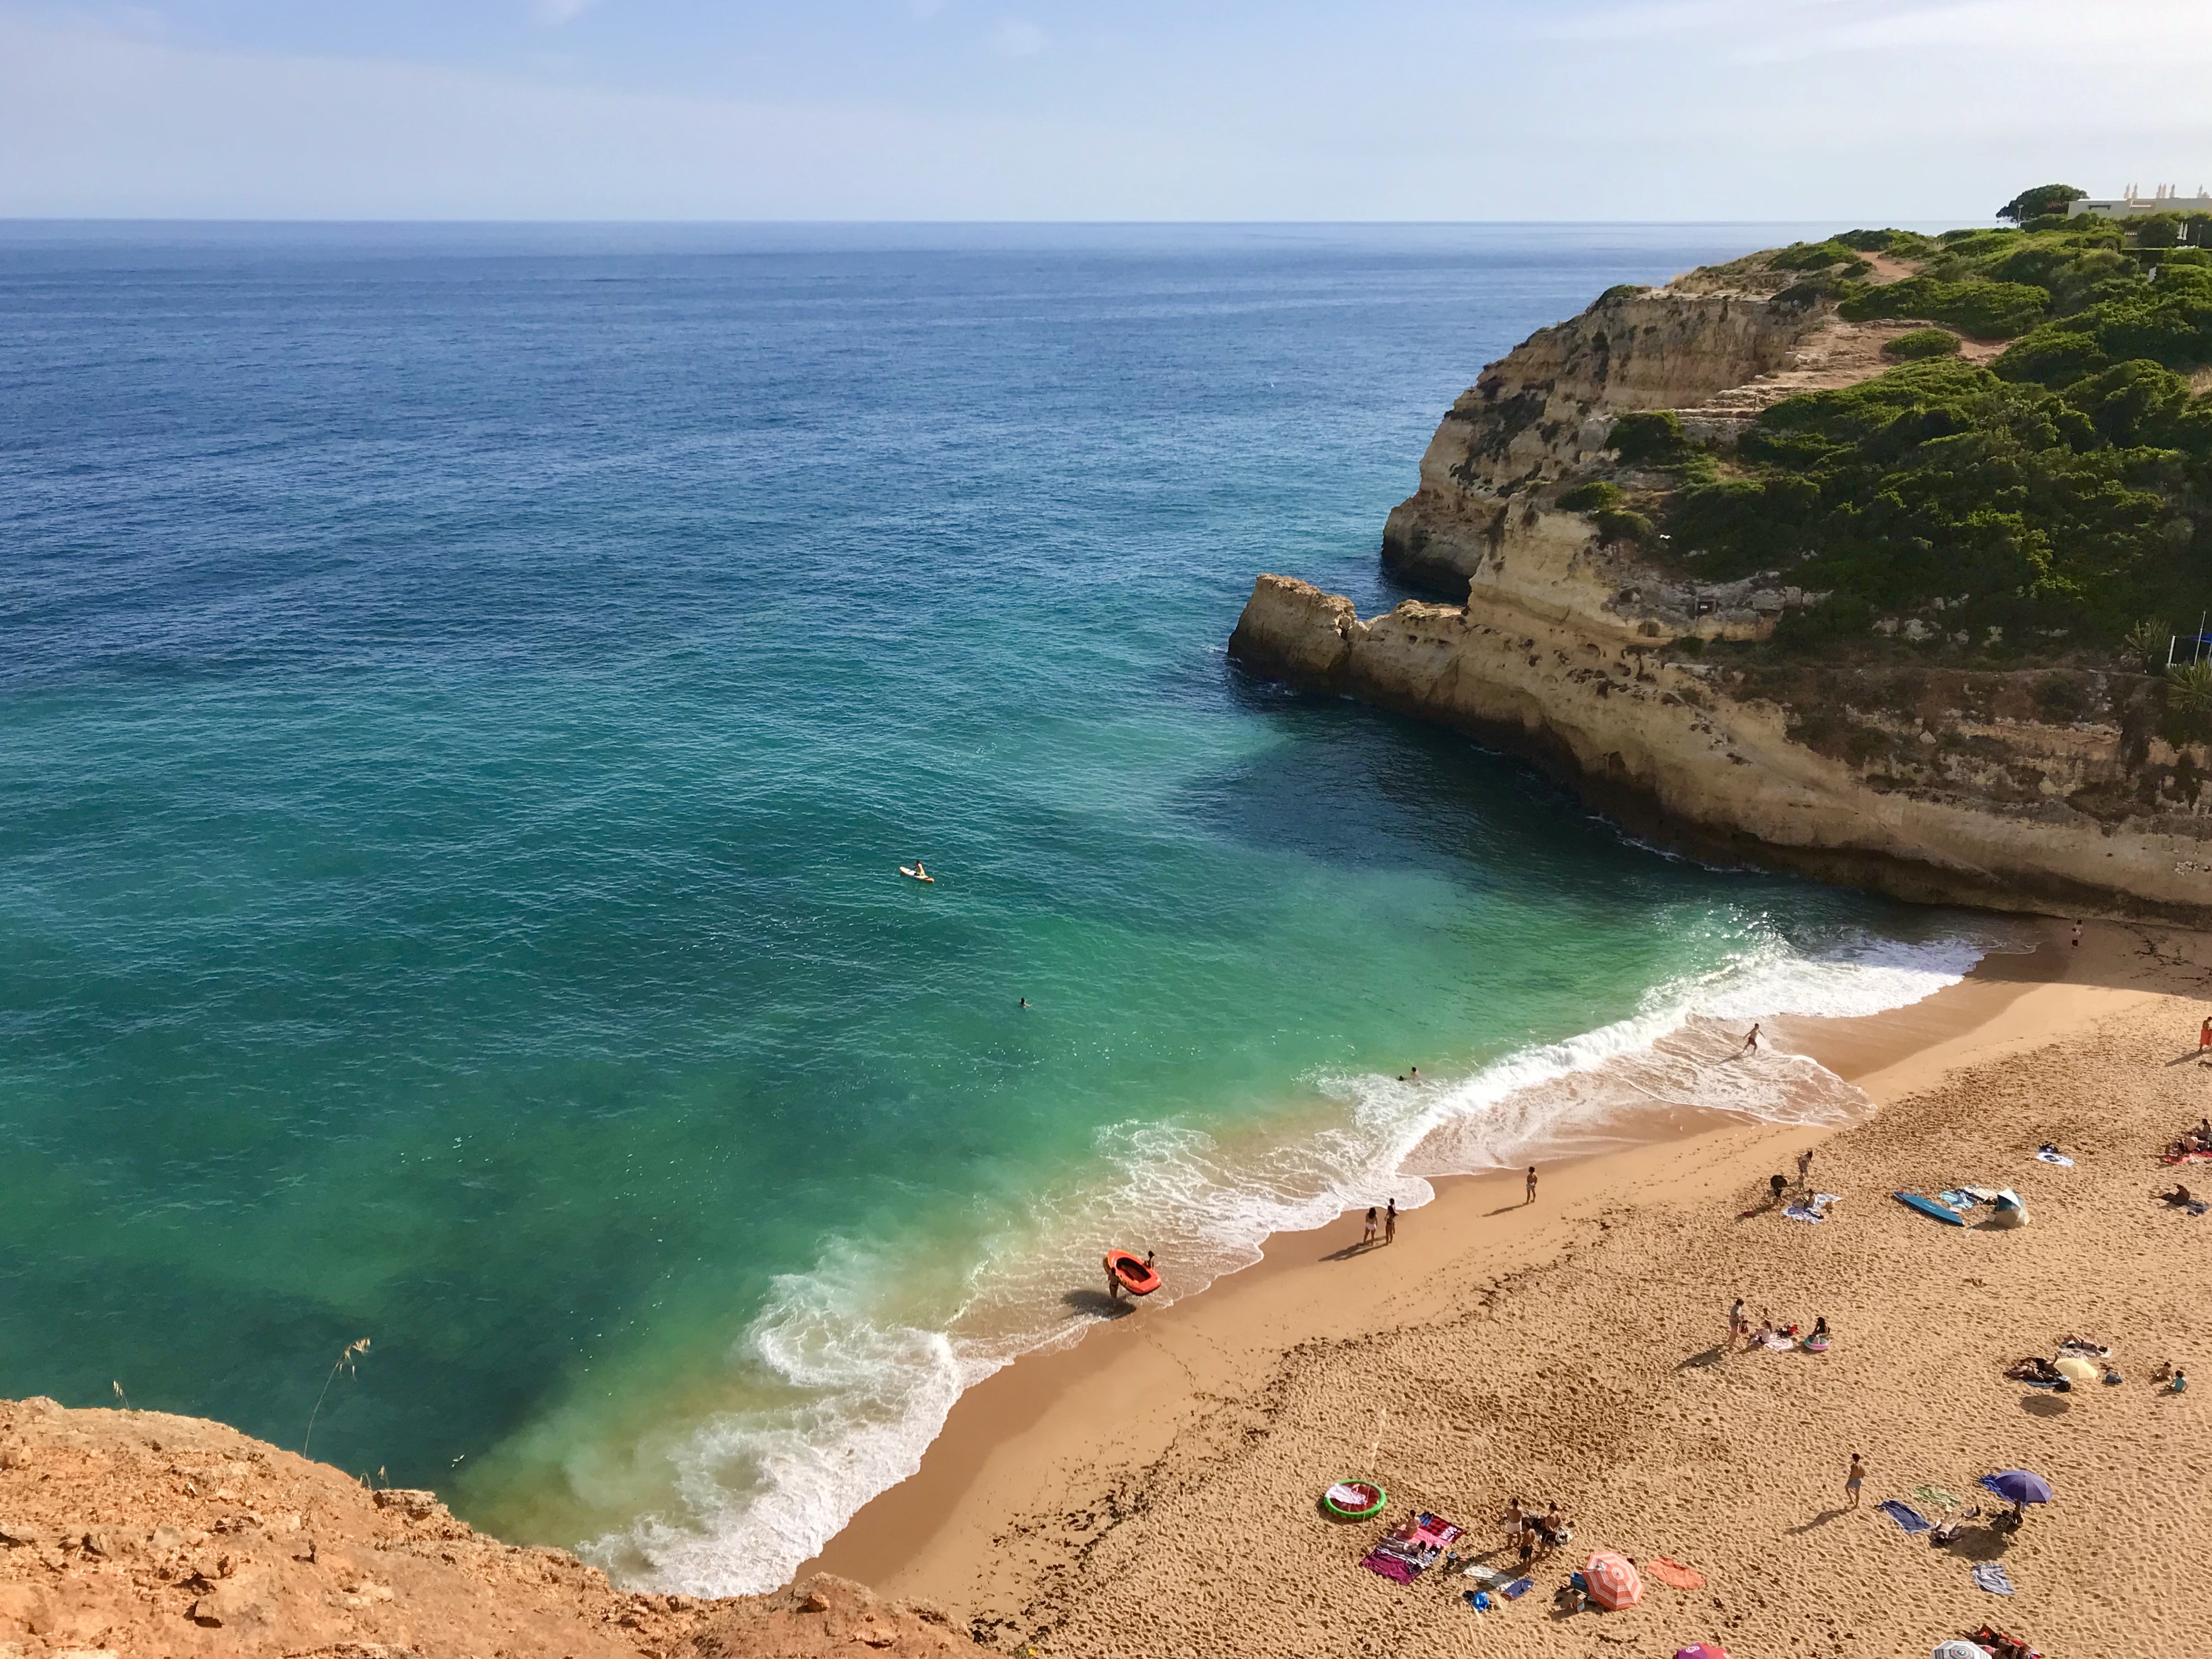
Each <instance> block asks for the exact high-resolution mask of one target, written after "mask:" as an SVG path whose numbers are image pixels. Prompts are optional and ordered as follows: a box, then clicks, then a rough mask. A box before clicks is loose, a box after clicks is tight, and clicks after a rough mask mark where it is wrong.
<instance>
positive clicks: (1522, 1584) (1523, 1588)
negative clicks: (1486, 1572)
mask: <svg viewBox="0 0 2212 1659" xmlns="http://www.w3.org/2000/svg"><path fill="white" fill-rule="evenodd" d="M1535 1588H1536V1581H1535V1580H1534V1579H1533V1578H1516V1579H1515V1580H1514V1581H1513V1582H1512V1583H1510V1584H1508V1585H1507V1586H1506V1587H1505V1588H1504V1589H1502V1590H1500V1591H1498V1594H1499V1595H1503V1596H1504V1598H1505V1599H1506V1600H1507V1601H1519V1600H1520V1599H1521V1598H1522V1596H1524V1595H1527V1594H1528V1592H1529V1591H1530V1590H1532V1589H1535Z"/></svg>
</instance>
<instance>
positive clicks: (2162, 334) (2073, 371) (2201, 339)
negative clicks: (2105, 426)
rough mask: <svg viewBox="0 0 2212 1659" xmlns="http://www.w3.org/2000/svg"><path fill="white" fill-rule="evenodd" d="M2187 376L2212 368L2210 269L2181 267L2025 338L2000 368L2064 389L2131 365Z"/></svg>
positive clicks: (2002, 360) (2009, 375)
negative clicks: (2138, 362) (2140, 362)
mask: <svg viewBox="0 0 2212 1659" xmlns="http://www.w3.org/2000/svg"><path fill="white" fill-rule="evenodd" d="M2136 357H2142V358H2148V360H2149V361H2150V362H2154V363H2157V364H2159V365H2160V366H2161V367H2162V368H2169V369H2174V370H2178V371H2179V372H2181V373H2184V374H2188V373H2192V372H2194V371H2195V370H2197V369H2199V368H2203V367H2204V366H2205V365H2207V364H2208V363H2212V268H2207V267H2204V266H2200V265H2191V264H2179V265H2174V266H2172V267H2170V268H2168V269H2166V270H2161V271H2160V275H2159V278H2158V281H2157V282H2155V283H2138V284H2136V286H2134V287H2133V288H2132V289H2127V290H2126V291H2124V293H2123V294H2122V295H2119V296H2118V297H2116V298H2113V299H2109V300H2105V301H2100V303H2098V304H2096V305H2093V306H2092V307H2089V308H2088V309H2087V310H2086V311H2083V312H2081V313H2078V314H2077V315H2075V316H2072V317H2065V318H2060V319H2056V320H2054V321H2052V322H2048V323H2045V324H2044V325H2042V326H2041V327H2039V328H2036V329H2034V330H2032V331H2030V332H2028V333H2027V334H2026V335H2024V336H2022V337H2021V339H2020V340H2019V341H2017V342H2016V343H2015V344H2014V345H2013V346H2012V347H2011V349H2008V351H2007V352H2006V353H2005V354H2004V356H2002V357H2000V358H1999V359H1998V360H1997V364H1996V368H1997V372H1998V373H1999V374H2002V375H2003V376H2004V377H2005V378H2006V379H2008V380H2034V381H2037V382H2039V383H2040V384H2042V385H2044V386H2062V385H2064V384H2065V383H2066V382H2067V381H2068V380H2073V379H2076V378H2078V377H2080V376H2081V375H2082V374H2093V373H2095V372H2097V371H2099V370H2101V369H2103V368H2106V367H2108V366H2109V365H2111V364H2112V363H2116V362H2126V361H2127V360H2129V359H2130V358H2136Z"/></svg>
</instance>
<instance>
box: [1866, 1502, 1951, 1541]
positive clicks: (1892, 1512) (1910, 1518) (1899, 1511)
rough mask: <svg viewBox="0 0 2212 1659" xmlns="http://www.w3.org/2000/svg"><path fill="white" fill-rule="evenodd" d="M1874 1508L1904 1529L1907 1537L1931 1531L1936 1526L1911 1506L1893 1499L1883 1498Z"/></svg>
mask: <svg viewBox="0 0 2212 1659" xmlns="http://www.w3.org/2000/svg"><path fill="white" fill-rule="evenodd" d="M1875 1508H1876V1509H1878V1510H1881V1512H1882V1513H1883V1514H1884V1515H1886V1516H1888V1517H1889V1518H1890V1519H1891V1520H1893V1521H1894V1522H1897V1524H1898V1525H1899V1526H1900V1527H1902V1528H1905V1534H1906V1535H1907V1536H1908V1537H1909V1536H1911V1534H1914V1533H1922V1532H1929V1531H1932V1530H1933V1529H1934V1528H1935V1525H1936V1523H1935V1522H1933V1521H1930V1520H1929V1518H1928V1517H1927V1516H1924V1515H1923V1514H1921V1512H1920V1511H1919V1510H1916V1509H1914V1508H1913V1507H1912V1505H1911V1504H1900V1503H1899V1502H1898V1501H1897V1499H1895V1498H1883V1499H1882V1500H1881V1503H1879V1504H1875Z"/></svg>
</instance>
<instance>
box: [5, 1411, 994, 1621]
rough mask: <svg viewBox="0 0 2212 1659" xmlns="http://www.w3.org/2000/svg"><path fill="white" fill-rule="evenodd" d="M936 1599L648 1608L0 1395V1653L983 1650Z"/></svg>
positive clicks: (266, 1450) (249, 1468)
mask: <svg viewBox="0 0 2212 1659" xmlns="http://www.w3.org/2000/svg"><path fill="white" fill-rule="evenodd" d="M973 1651H975V1647H974V1644H973V1643H972V1642H970V1641H969V1638H968V1636H967V1634H966V1633H965V1632H964V1631H962V1630H959V1629H957V1627H956V1626H955V1625H954V1624H953V1621H952V1620H951V1618H950V1617H949V1616H948V1615H946V1614H945V1613H942V1612H940V1611H939V1610H938V1609H935V1608H933V1607H921V1606H909V1605H906V1604H902V1603H895V1602H888V1601H880V1600H878V1598H877V1597H876V1596H875V1595H872V1594H871V1593H870V1592H869V1591H868V1590H867V1589H864V1588H863V1587H862V1586H860V1585H858V1584H854V1583H848V1582H847V1581H845V1580H843V1579H839V1578H833V1577H829V1575H827V1574H820V1575H817V1576H816V1577H813V1578H811V1579H809V1580H808V1581H806V1582H805V1583H802V1584H799V1585H795V1586H793V1587H791V1588H789V1589H783V1590H780V1591H778V1592H776V1593H775V1594H774V1595H763V1596H739V1597H733V1598H731V1599H728V1600H725V1601H713V1600H707V1599H703V1598H700V1597H695V1596H684V1595H634V1594H629V1593H627V1592H624V1591H622V1590H619V1589H616V1588H614V1587H613V1586H612V1585H611V1584H610V1583H608V1582H607V1579H606V1577H605V1574H603V1573H601V1572H600V1571H599V1570H598V1569H597V1568H595V1567H590V1566H586V1565H585V1564H584V1563H582V1562H580V1561H579V1560H577V1559H576V1558H575V1557H574V1556H572V1555H569V1554H568V1553H564V1552H562V1551H560V1550H555V1549H543V1548H519V1547H515V1546H513V1545H509V1544H502V1543H501V1542H499V1541H497V1540H495V1539H491V1538H487V1537H484V1536H483V1535H482V1534H479V1533H477V1532H475V1531H474V1530H472V1529H471V1528H469V1527H467V1526H465V1525H464V1524H463V1523H462V1522H459V1521H457V1520H455V1519H454V1518H453V1516H452V1515H450V1514H448V1513H447V1510H446V1508H445V1506H444V1504H441V1503H440V1502H439V1501H438V1498H437V1496H436V1494H435V1493H433V1492H418V1491H371V1490H370V1489H368V1488H367V1487H365V1486H362V1485H361V1484H360V1483H359V1482H358V1481H356V1480H353V1479H352V1478H351V1477H350V1476H349V1475H347V1474H343V1472H342V1471H340V1470H337V1469H334V1468H331V1467H330V1466H329V1465H327V1464H323V1463H311V1462H308V1461H307V1459H305V1458H303V1457H299V1456H295V1455H293V1454H292V1453H290V1452H286V1451H280V1450H278V1449H276V1447H274V1446H270V1445H266V1444H264V1443H262V1442H260V1441H258V1440H253V1439H251V1438H249V1437H247V1436H246V1435H243V1434H240V1433H239V1432H238V1431H236V1430H234V1429H230V1428H226V1427H224V1426H223V1425H221V1424H218V1423H208V1422H203V1421H201V1420H200V1419H196V1418H188V1417H172V1416H168V1415H166V1414H164V1413H160V1412H136V1411H70V1410H65V1409H64V1408H63V1407H60V1406H58V1405H56V1404H55V1403H54V1402H53V1401H51V1400H37V1399H33V1400H24V1401H0V1659H58V1656H64V1655H75V1656H77V1659H124V1656H133V1659H135V1656H141V1655H143V1656H161V1659H172V1656H176V1659H183V1656H197V1655H206V1656H210V1659H213V1656H217V1655H221V1656H226V1659H228V1656H244V1659H252V1656H258V1655H266V1656H271V1659H274V1656H278V1655H283V1656H287V1659H460V1656H483V1659H492V1656H494V1655H499V1656H505V1659H538V1656H544V1659H555V1656H573V1659H648V1656H649V1659H694V1656H696V1659H828V1656H829V1655H832V1654H836V1655H840V1656H842V1655H851V1654H882V1655H885V1656H889V1659H900V1656H925V1655H926V1656H944V1655H949V1654H952V1653H956V1652H964V1653H972V1652H973Z"/></svg>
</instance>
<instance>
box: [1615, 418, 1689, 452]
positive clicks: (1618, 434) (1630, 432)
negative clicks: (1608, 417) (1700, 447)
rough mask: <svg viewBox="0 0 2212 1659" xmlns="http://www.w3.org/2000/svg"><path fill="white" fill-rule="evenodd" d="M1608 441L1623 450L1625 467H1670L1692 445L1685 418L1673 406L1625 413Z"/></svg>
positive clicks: (1617, 421)
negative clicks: (1684, 430)
mask: <svg viewBox="0 0 2212 1659" xmlns="http://www.w3.org/2000/svg"><path fill="white" fill-rule="evenodd" d="M1606 441H1607V444H1609V445H1610V446H1611V447H1613V449H1614V450H1615V451H1617V452H1618V453H1620V464H1621V465H1623V466H1667V465H1671V464H1672V463H1674V462H1676V461H1679V460H1680V459H1682V457H1683V456H1684V455H1685V454H1686V453H1687V452H1688V450H1689V447H1690V441H1689V440H1688V438H1686V436H1684V435H1683V432H1682V417H1681V416H1679V415H1677V414H1676V413H1675V412H1674V410H1671V409H1655V410H1648V411H1646V412H1644V413H1640V414H1634V415H1623V416H1620V418H1619V419H1618V420H1616V421H1614V422H1613V431H1612V433H1611V435H1609V436H1608V437H1607V440H1606Z"/></svg>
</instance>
